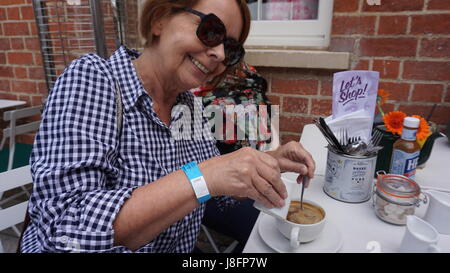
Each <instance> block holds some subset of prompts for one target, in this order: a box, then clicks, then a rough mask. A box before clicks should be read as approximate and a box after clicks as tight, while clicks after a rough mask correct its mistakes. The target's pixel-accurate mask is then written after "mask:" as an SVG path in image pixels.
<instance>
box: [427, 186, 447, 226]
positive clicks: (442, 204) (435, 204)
mask: <svg viewBox="0 0 450 273" xmlns="http://www.w3.org/2000/svg"><path fill="white" fill-rule="evenodd" d="M425 193H426V194H427V195H428V197H429V200H430V204H429V205H428V208H427V212H426V213H425V216H424V217H423V219H424V220H425V221H427V222H428V223H430V224H431V225H432V226H433V227H434V228H435V229H436V230H437V232H438V233H440V234H445V235H450V194H448V193H445V192H439V191H433V190H429V191H426V192H425Z"/></svg>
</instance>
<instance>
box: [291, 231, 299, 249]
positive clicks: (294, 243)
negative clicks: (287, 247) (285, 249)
mask: <svg viewBox="0 0 450 273" xmlns="http://www.w3.org/2000/svg"><path fill="white" fill-rule="evenodd" d="M299 233H300V228H299V227H294V228H292V229H291V247H292V248H298V247H299V246H300V239H299V235H300V234H299Z"/></svg>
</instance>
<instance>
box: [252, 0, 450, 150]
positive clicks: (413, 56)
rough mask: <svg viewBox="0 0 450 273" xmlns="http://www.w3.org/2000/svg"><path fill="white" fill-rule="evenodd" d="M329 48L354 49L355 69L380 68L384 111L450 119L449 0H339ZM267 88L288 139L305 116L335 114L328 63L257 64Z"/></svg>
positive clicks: (440, 121) (305, 121)
mask: <svg viewBox="0 0 450 273" xmlns="http://www.w3.org/2000/svg"><path fill="white" fill-rule="evenodd" d="M334 3H335V4H334V15H333V27H332V37H331V45H330V50H331V51H337V52H350V53H351V69H369V70H375V71H379V72H380V78H381V82H380V87H381V88H383V89H385V90H386V91H388V92H390V93H391V97H390V100H389V101H388V103H387V105H385V106H383V109H384V110H385V111H386V110H387V111H390V110H401V111H405V112H406V113H407V114H419V115H423V116H426V115H427V114H428V113H429V112H430V110H431V109H432V107H433V104H434V103H437V107H436V110H435V112H434V115H433V117H432V118H431V121H434V122H437V123H438V124H441V125H444V124H446V123H447V122H449V121H450V90H449V89H450V87H449V86H450V85H449V82H450V1H449V0H381V5H380V6H369V5H367V3H366V1H365V0H335V1H334ZM258 70H259V71H260V72H262V73H263V74H264V75H265V76H266V78H267V79H268V81H269V90H270V92H269V94H270V98H271V99H272V100H273V102H274V103H279V104H280V105H281V120H280V130H281V136H282V140H283V142H286V141H288V140H291V139H294V140H298V139H299V133H300V132H301V131H302V128H303V126H304V125H305V124H308V123H311V122H312V120H313V118H315V117H319V116H326V115H330V114H331V87H332V86H331V81H332V77H333V73H334V72H336V71H330V70H310V69H280V68H262V67H260V68H258Z"/></svg>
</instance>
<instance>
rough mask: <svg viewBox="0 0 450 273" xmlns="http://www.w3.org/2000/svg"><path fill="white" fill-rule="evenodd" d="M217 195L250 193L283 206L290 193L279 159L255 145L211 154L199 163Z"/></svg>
mask: <svg viewBox="0 0 450 273" xmlns="http://www.w3.org/2000/svg"><path fill="white" fill-rule="evenodd" d="M199 167H200V169H201V171H202V173H203V175H204V177H205V180H206V183H207V185H208V190H209V192H210V194H212V195H213V196H217V195H231V196H237V197H249V198H251V199H253V200H256V201H258V202H260V203H262V204H263V205H265V206H266V207H269V208H272V207H282V206H284V199H285V198H286V197H287V192H286V187H285V186H284V183H283V181H282V180H281V169H280V166H279V161H277V160H276V159H275V158H274V157H272V156H270V155H269V154H266V153H263V152H260V151H257V150H255V149H252V148H242V149H239V150H238V151H235V152H233V153H229V154H226V155H221V156H218V157H214V158H211V159H209V160H206V161H204V162H202V163H200V164H199Z"/></svg>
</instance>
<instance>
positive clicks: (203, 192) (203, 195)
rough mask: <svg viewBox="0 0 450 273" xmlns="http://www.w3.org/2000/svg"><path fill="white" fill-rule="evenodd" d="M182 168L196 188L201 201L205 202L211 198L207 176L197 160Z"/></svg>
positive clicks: (195, 190) (196, 193)
mask: <svg viewBox="0 0 450 273" xmlns="http://www.w3.org/2000/svg"><path fill="white" fill-rule="evenodd" d="M181 169H182V170H183V171H184V173H185V174H186V176H187V178H188V179H189V181H190V182H191V186H192V188H193V189H194V192H195V196H196V197H197V200H198V201H199V202H200V203H204V202H206V201H207V200H209V199H210V198H211V195H210V194H209V191H208V187H207V186H206V181H205V178H204V177H203V174H202V172H201V171H200V169H199V168H198V166H197V162H195V161H191V162H189V163H187V164H186V165H183V166H181Z"/></svg>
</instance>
